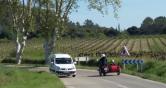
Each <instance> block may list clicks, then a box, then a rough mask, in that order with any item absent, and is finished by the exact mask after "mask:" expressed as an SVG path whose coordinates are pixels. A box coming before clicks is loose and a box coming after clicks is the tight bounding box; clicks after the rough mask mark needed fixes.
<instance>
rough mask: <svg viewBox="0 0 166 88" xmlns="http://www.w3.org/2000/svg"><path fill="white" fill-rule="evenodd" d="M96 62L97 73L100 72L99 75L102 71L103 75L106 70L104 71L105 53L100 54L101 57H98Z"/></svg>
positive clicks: (105, 64) (105, 63)
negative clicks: (97, 66) (97, 65)
mask: <svg viewBox="0 0 166 88" xmlns="http://www.w3.org/2000/svg"><path fill="white" fill-rule="evenodd" d="M98 64H99V74H100V76H102V73H103V75H104V76H105V75H106V72H105V70H104V68H105V67H106V66H107V58H106V55H105V54H101V58H100V60H99V62H98Z"/></svg>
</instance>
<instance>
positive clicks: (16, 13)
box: [8, 0, 32, 64]
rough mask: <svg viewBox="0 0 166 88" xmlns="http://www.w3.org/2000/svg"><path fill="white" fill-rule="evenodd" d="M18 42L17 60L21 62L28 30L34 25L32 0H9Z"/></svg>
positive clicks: (18, 62)
mask: <svg viewBox="0 0 166 88" xmlns="http://www.w3.org/2000/svg"><path fill="white" fill-rule="evenodd" d="M8 8H9V10H10V11H9V12H10V16H11V20H12V27H13V32H14V33H15V42H16V61H17V64H21V60H22V54H23V51H24V47H25V45H26V40H27V36H28V32H29V31H30V28H31V25H32V0H8Z"/></svg>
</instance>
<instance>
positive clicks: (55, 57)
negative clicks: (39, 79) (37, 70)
mask: <svg viewBox="0 0 166 88" xmlns="http://www.w3.org/2000/svg"><path fill="white" fill-rule="evenodd" d="M49 60H50V65H49V69H50V71H53V72H55V73H56V74H57V75H58V76H72V77H75V76H76V67H75V64H76V63H75V62H73V59H72V57H71V56H70V55H69V54H52V55H50V57H49Z"/></svg>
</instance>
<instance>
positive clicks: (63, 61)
mask: <svg viewBox="0 0 166 88" xmlns="http://www.w3.org/2000/svg"><path fill="white" fill-rule="evenodd" d="M55 61H56V64H71V63H72V60H71V58H56V59H55Z"/></svg>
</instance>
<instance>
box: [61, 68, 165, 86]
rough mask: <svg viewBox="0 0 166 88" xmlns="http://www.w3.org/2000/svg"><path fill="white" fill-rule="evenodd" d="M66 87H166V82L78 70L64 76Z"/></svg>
mask: <svg viewBox="0 0 166 88" xmlns="http://www.w3.org/2000/svg"><path fill="white" fill-rule="evenodd" d="M61 80H62V81H63V82H64V84H65V86H66V88H166V84H164V83H160V82H155V81H151V80H146V79H142V78H139V77H135V76H131V75H126V74H121V75H120V76H117V75H116V73H109V74H107V76H104V77H100V76H99V75H98V72H97V71H91V70H77V76H76V77H75V78H73V77H62V78H61Z"/></svg>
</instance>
